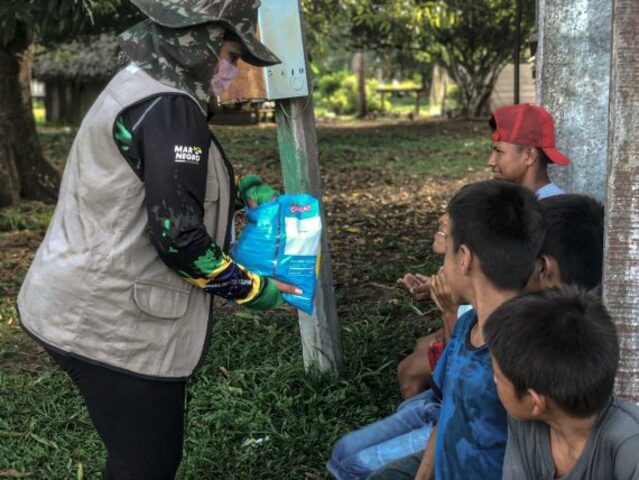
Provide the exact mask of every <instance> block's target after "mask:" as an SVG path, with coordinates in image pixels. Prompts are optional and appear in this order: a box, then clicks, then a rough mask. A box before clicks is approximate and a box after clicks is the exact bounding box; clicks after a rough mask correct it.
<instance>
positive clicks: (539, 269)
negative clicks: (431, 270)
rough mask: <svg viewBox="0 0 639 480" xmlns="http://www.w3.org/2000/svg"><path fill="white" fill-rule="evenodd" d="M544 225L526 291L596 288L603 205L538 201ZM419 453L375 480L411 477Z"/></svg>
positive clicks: (560, 198) (582, 200) (567, 198)
mask: <svg viewBox="0 0 639 480" xmlns="http://www.w3.org/2000/svg"><path fill="white" fill-rule="evenodd" d="M540 205H541V209H542V215H543V219H544V223H545V227H546V235H545V238H544V243H543V245H542V247H541V250H540V252H539V255H538V258H537V259H536V260H535V266H534V268H533V273H532V275H531V276H530V279H529V280H528V284H527V286H526V288H525V290H526V291H528V292H532V291H538V290H540V289H543V288H550V287H557V286H561V285H575V286H578V287H581V288H585V289H596V287H597V286H598V285H599V284H600V282H601V277H602V270H603V242H604V208H603V205H601V204H600V203H599V202H597V201H596V200H594V199H593V198H590V197H588V196H586V195H577V194H567V195H557V196H553V197H549V198H545V199H543V200H541V201H540ZM421 457H422V452H418V453H417V454H414V455H410V456H407V457H404V458H402V459H400V460H398V461H395V462H393V463H390V464H387V465H386V466H384V467H383V468H381V469H379V470H378V471H376V472H375V473H374V475H373V476H372V477H371V479H375V480H407V479H412V478H414V476H415V474H416V472H417V468H418V466H419V463H420V461H421Z"/></svg>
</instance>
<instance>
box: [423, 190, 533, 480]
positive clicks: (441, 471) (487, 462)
mask: <svg viewBox="0 0 639 480" xmlns="http://www.w3.org/2000/svg"><path fill="white" fill-rule="evenodd" d="M447 211H448V213H449V215H450V229H451V234H450V235H449V237H448V238H447V239H446V241H447V245H446V255H445V257H444V267H443V269H444V273H445V275H446V280H447V282H448V286H449V288H450V291H451V294H452V297H453V300H454V301H455V302H456V303H458V304H463V303H469V304H471V305H473V307H474V310H473V311H471V312H468V313H466V314H465V315H463V316H462V317H461V318H459V319H458V320H457V324H456V325H455V330H454V332H453V336H452V337H451V340H450V342H449V344H448V345H447V346H446V350H445V351H444V355H443V356H442V358H441V359H440V361H439V362H438V364H437V367H436V369H435V372H434V374H433V384H434V390H435V391H436V392H438V393H439V395H440V398H441V399H442V407H441V413H440V417H439V421H438V423H437V425H436V426H435V428H434V429H433V433H432V434H431V436H430V438H429V441H428V445H427V447H426V451H425V453H424V456H423V458H422V462H421V465H420V467H419V470H418V472H417V476H416V478H418V479H429V478H436V479H438V480H439V479H446V480H448V479H460V478H469V474H471V475H472V478H481V479H482V480H490V479H495V480H498V479H500V478H501V465H502V462H503V456H504V451H505V447H506V411H505V410H504V408H503V406H502V405H501V403H500V402H499V398H498V396H497V391H496V389H495V386H494V383H493V382H492V377H493V371H492V366H491V362H490V356H489V354H488V349H487V347H486V345H485V342H484V338H483V334H482V327H483V325H484V323H485V321H486V319H487V318H488V316H489V315H490V314H491V313H492V311H493V310H495V309H496V308H497V307H498V306H499V305H501V304H502V303H504V302H506V301H508V300H510V299H512V298H515V297H516V296H517V295H519V294H520V292H521V291H522V290H523V288H524V287H525V285H526V283H527V281H528V279H529V277H530V275H531V273H532V269H533V264H534V262H535V259H536V257H537V254H538V253H539V250H540V248H541V245H542V242H543V239H544V227H543V221H542V214H541V207H540V205H539V202H538V201H537V199H536V198H535V195H534V193H532V192H531V191H530V190H528V189H525V188H524V187H521V186H519V185H515V184H512V183H508V182H503V181H488V182H479V183H475V184H472V185H466V186H465V187H463V188H462V189H461V190H459V191H458V192H457V193H456V194H455V196H454V197H453V198H452V200H451V201H450V203H449V205H448V210H447Z"/></svg>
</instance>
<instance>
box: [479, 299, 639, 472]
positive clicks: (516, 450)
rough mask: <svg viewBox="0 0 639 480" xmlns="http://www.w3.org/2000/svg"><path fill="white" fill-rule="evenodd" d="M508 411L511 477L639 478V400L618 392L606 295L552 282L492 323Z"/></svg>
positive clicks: (490, 337) (490, 341)
mask: <svg viewBox="0 0 639 480" xmlns="http://www.w3.org/2000/svg"><path fill="white" fill-rule="evenodd" d="M484 336H485V339H486V343H487V345H488V347H489V349H490V355H491V357H492V361H493V369H494V372H495V377H494V379H495V383H496V385H497V392H498V394H499V398H500V399H501V401H502V403H503V405H504V407H505V408H506V410H507V411H508V413H509V414H510V417H509V420H508V446H507V449H506V456H505V460H504V466H503V479H504V480H515V479H516V480H520V479H529V480H552V479H555V478H562V479H565V480H576V479H580V480H582V479H583V480H601V479H606V480H637V479H639V457H638V456H637V453H638V452H639V408H638V407H637V406H636V405H635V404H633V403H631V402H626V401H621V400H618V399H616V398H615V397H613V396H612V392H613V386H614V381H615V374H616V371H617V364H618V361H619V346H618V341H617V333H616V329H615V325H614V323H613V322H612V320H611V318H610V315H609V314H608V312H607V311H606V308H605V307H604V306H603V304H602V303H601V301H600V300H599V299H598V298H597V297H596V296H594V295H593V294H589V293H585V292H584V291H579V290H576V289H566V288H564V289H561V290H559V289H554V290H545V291H542V292H540V293H536V294H530V295H526V296H523V297H519V298H516V299H514V300H511V301H510V302H507V303H505V304H503V305H502V306H501V307H499V308H497V309H496V310H495V311H494V312H493V313H492V314H491V315H490V317H489V318H488V320H487V322H486V324H485V325H484Z"/></svg>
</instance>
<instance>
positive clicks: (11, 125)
mask: <svg viewBox="0 0 639 480" xmlns="http://www.w3.org/2000/svg"><path fill="white" fill-rule="evenodd" d="M33 51H34V45H33V39H32V38H31V37H30V36H29V35H28V34H27V31H26V28H24V25H23V24H22V23H20V22H18V24H17V25H16V33H15V35H14V38H13V39H12V40H11V41H10V42H9V43H8V44H7V45H6V46H5V47H1V48H0V71H1V72H2V75H0V174H2V175H3V178H5V177H4V175H7V177H6V178H8V179H9V181H8V182H5V181H3V182H1V186H0V206H4V205H10V204H15V203H16V202H17V200H18V199H19V198H24V199H30V200H41V201H44V202H49V203H53V202H55V201H56V198H57V192H58V188H59V186H60V172H59V171H58V170H57V169H56V168H55V167H53V165H51V164H50V163H49V162H47V161H46V160H45V158H44V156H43V155H42V147H41V145H40V140H39V138H38V134H37V132H36V128H35V119H34V117H33V110H32V105H31V62H32V60H33Z"/></svg>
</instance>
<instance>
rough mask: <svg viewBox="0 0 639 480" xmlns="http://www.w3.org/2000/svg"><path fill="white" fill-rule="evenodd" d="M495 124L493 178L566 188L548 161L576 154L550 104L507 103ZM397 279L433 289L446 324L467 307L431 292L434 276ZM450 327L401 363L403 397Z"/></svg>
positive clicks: (419, 383) (417, 294) (543, 190)
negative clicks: (560, 138)
mask: <svg viewBox="0 0 639 480" xmlns="http://www.w3.org/2000/svg"><path fill="white" fill-rule="evenodd" d="M489 125H490V128H491V131H492V135H491V139H492V141H493V148H492V152H491V154H490V157H489V158H488V166H489V167H490V169H491V172H492V174H493V178H495V179H502V180H507V181H509V182H514V183H517V184H519V185H522V186H523V187H526V188H528V189H529V190H531V191H533V192H535V194H536V195H537V198H539V199H543V198H548V197H551V196H555V195H560V194H562V193H564V191H563V190H562V189H561V188H559V187H558V186H557V185H555V184H554V183H552V182H551V181H550V178H549V176H548V165H549V164H550V163H554V164H556V165H562V166H565V165H568V164H569V163H570V159H569V158H568V157H566V156H565V155H563V154H562V153H561V152H560V151H559V150H557V149H556V148H555V133H554V132H555V127H554V122H553V119H552V116H551V115H550V114H549V113H548V112H547V111H546V110H544V109H543V108H542V107H537V106H535V105H530V104H527V103H523V104H518V105H504V106H502V107H500V108H498V109H497V110H495V112H494V113H493V114H492V115H491V117H490V121H489ZM440 222H442V219H440ZM440 230H441V228H440ZM440 230H438V232H439V231H440ZM440 240H441V238H440ZM437 243H438V240H437V234H436V236H435V241H434V242H433V251H434V252H435V253H437V254H438V255H443V254H444V253H443V250H441V247H439V248H440V252H441V253H440V252H439V251H438V250H437V249H436V248H438V247H437ZM440 243H442V242H441V241H440ZM397 283H398V284H400V285H401V286H403V287H404V288H406V289H407V290H408V291H409V292H410V293H411V296H412V297H413V299H415V300H416V301H420V300H423V299H425V298H427V297H428V296H429V294H430V296H431V297H432V298H433V300H434V301H435V303H436V304H437V306H438V307H439V308H440V310H441V311H442V316H443V318H444V325H445V326H446V325H454V323H455V320H456V319H457V317H458V316H459V315H461V314H462V313H465V312H466V311H467V309H462V310H460V311H459V312H456V309H455V305H448V308H442V306H441V305H440V304H439V303H438V302H437V300H438V296H437V295H432V294H431V290H432V289H433V287H434V286H435V287H439V286H440V285H434V284H433V281H432V278H431V277H427V276H424V275H421V274H419V273H414V274H413V273H407V274H406V275H404V276H403V277H401V278H400V279H398V281H397ZM446 298H449V297H446V296H443V299H444V300H446ZM444 333H445V332H442V331H437V332H435V333H434V334H432V335H429V336H427V337H422V338H419V339H418V340H417V345H416V346H415V349H414V352H413V353H412V354H411V355H408V356H407V357H406V358H405V359H403V360H402V362H401V363H400V364H399V367H398V380H399V385H400V391H401V393H402V397H403V398H410V397H411V396H413V395H417V394H418V393H419V392H421V391H422V390H424V389H425V388H426V387H427V385H428V382H429V381H430V376H431V374H432V371H433V368H434V362H432V360H435V361H436V359H437V358H438V356H437V354H438V353H439V352H441V349H442V348H443V346H444V344H445V341H446V340H447V338H446V336H445V335H444ZM442 337H444V338H443V339H442ZM442 340H443V341H442ZM426 358H428V359H429V361H428V362H427V361H425V359H426ZM431 363H433V364H431Z"/></svg>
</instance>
